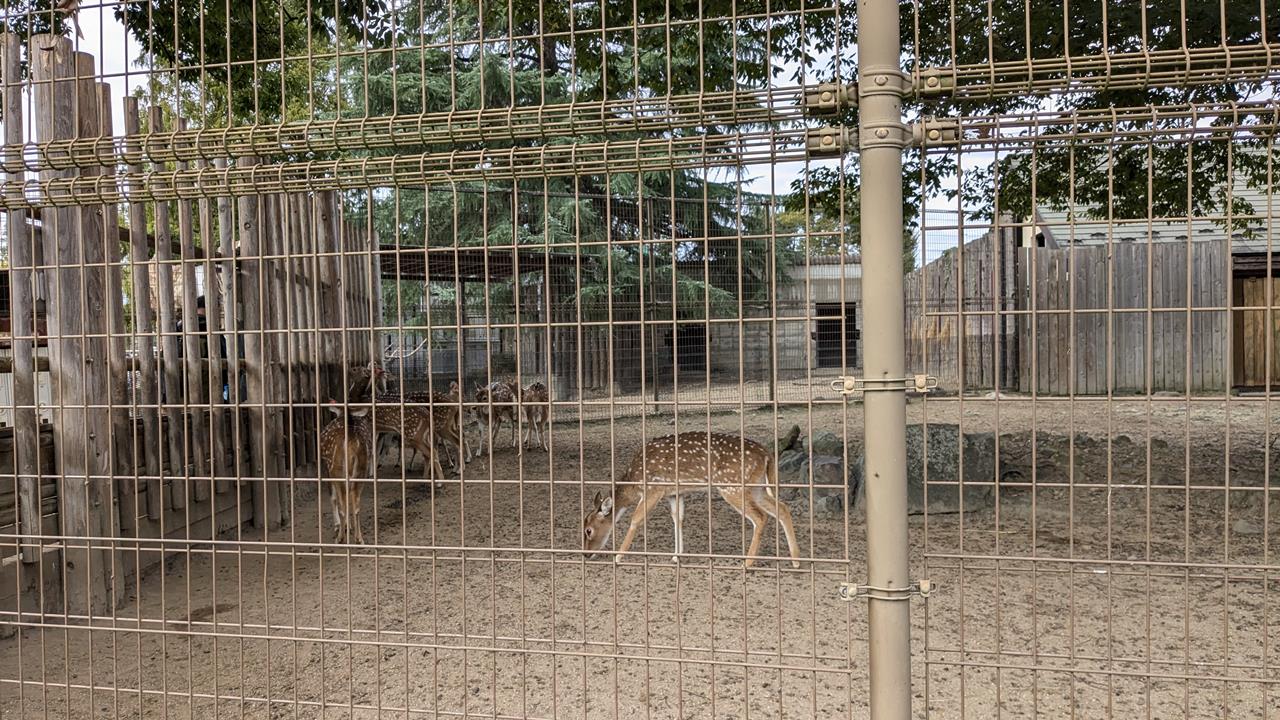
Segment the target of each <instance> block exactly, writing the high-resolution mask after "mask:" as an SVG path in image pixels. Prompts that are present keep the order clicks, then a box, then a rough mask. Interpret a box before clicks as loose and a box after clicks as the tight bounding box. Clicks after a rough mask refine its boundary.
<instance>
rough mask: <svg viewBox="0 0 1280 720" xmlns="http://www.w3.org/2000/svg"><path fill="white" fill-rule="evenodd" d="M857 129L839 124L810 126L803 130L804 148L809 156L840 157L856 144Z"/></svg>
mask: <svg viewBox="0 0 1280 720" xmlns="http://www.w3.org/2000/svg"><path fill="white" fill-rule="evenodd" d="M857 137H858V131H857V130H851V129H849V128H847V127H844V126H841V125H831V126H828V127H820V128H812V129H810V130H807V131H806V132H805V136H804V149H805V152H806V153H807V154H808V155H809V157H811V158H820V157H840V156H841V155H844V154H845V153H846V152H849V151H850V150H852V149H853V148H854V147H856V146H857V145H858V140H857Z"/></svg>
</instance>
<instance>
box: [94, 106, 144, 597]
mask: <svg viewBox="0 0 1280 720" xmlns="http://www.w3.org/2000/svg"><path fill="white" fill-rule="evenodd" d="M94 89H95V90H96V91H97V95H98V117H99V118H100V119H101V120H100V132H101V137H103V138H110V137H112V136H113V135H115V128H114V127H113V126H112V118H111V86H110V85H108V84H107V83H102V82H100V83H95V84H94ZM111 172H112V173H114V169H113V170H112V171H111ZM102 210H103V212H102V217H103V223H104V228H103V235H102V243H103V253H104V254H105V256H106V262H107V266H106V273H107V291H106V303H107V310H108V316H107V321H108V327H109V329H110V337H109V338H108V341H109V342H108V347H109V350H110V353H111V354H110V355H109V356H108V357H107V368H108V379H109V381H110V387H111V408H110V409H111V435H112V440H111V449H112V452H113V453H115V461H114V462H113V463H112V468H113V470H112V472H114V473H115V474H116V475H117V477H118V479H119V482H118V483H117V490H116V502H117V503H118V505H119V518H118V522H119V528H120V534H121V535H122V536H126V537H132V536H135V535H136V533H137V524H138V489H137V484H136V472H135V470H134V468H135V463H134V461H133V457H134V453H133V433H134V429H135V427H136V426H135V425H134V423H133V422H132V421H131V420H130V418H129V388H128V379H127V378H128V374H129V369H128V364H127V363H126V362H125V336H126V334H127V333H128V328H127V327H126V326H125V322H124V267H123V264H124V263H123V253H122V252H121V246H120V240H121V237H120V209H119V207H118V206H117V205H115V204H109V205H104V206H103V209H102ZM132 557H133V556H131V555H128V554H125V555H124V558H125V559H126V561H127V562H128V563H129V574H132V572H133V566H132Z"/></svg>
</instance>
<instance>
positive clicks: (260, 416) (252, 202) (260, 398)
mask: <svg viewBox="0 0 1280 720" xmlns="http://www.w3.org/2000/svg"><path fill="white" fill-rule="evenodd" d="M256 163H257V160H256V159H255V158H249V157H240V158H237V159H236V165H237V166H238V167H242V168H248V167H252V166H253V165H255V164H256ZM258 206H259V200H258V198H257V197H256V196H253V195H241V196H239V197H238V198H236V210H237V215H238V216H239V226H238V230H239V232H240V270H239V272H238V273H237V282H236V294H237V295H238V296H239V299H240V307H241V308H242V310H243V312H244V324H243V327H244V354H245V374H246V385H247V387H246V391H247V393H246V394H247V395H248V397H247V398H245V400H246V402H247V406H248V407H247V410H248V416H249V424H248V425H249V431H248V435H247V436H246V437H245V438H244V441H243V442H242V443H241V445H240V446H241V447H242V448H243V449H244V450H245V451H247V452H248V454H249V456H250V458H251V461H250V463H251V473H250V474H251V475H252V476H253V477H254V478H255V479H254V481H253V525H254V527H256V528H259V529H261V530H262V531H263V534H264V536H265V535H266V531H267V529H268V526H269V524H270V520H269V519H268V516H269V513H270V511H271V510H272V507H271V506H272V503H269V502H268V497H269V495H270V493H268V492H267V490H268V487H267V484H268V482H269V480H268V478H270V477H273V476H276V475H277V473H276V468H275V467H274V466H272V463H271V459H272V456H271V455H270V454H264V452H263V451H264V449H266V448H267V447H268V446H266V445H263V444H260V443H259V440H260V439H261V438H262V435H263V434H264V433H265V432H266V425H265V419H266V418H265V415H264V413H263V409H264V407H265V402H266V395H265V394H264V382H263V381H264V365H265V363H266V358H265V356H264V350H265V346H266V345H267V343H264V342H263V338H262V327H263V325H262V294H261V293H262V272H261V269H262V244H261V237H260V233H259V230H260V219H259V215H258Z"/></svg>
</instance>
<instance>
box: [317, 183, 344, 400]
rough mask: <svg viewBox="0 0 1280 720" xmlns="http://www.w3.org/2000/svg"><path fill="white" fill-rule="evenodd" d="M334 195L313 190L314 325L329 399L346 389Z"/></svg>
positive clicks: (325, 392) (323, 390)
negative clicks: (316, 269) (338, 328)
mask: <svg viewBox="0 0 1280 720" xmlns="http://www.w3.org/2000/svg"><path fill="white" fill-rule="evenodd" d="M336 210H337V208H336V207H335V198H334V196H333V194H332V193H328V192H321V193H317V194H316V228H315V231H316V232H315V238H316V251H317V264H318V265H319V272H318V275H319V281H320V286H319V288H318V289H317V293H318V298H319V306H320V308H319V309H320V316H319V317H318V318H316V321H317V322H316V326H317V328H318V329H319V331H320V362H319V363H318V364H319V366H320V367H321V368H322V372H321V373H320V378H321V392H322V393H323V394H324V396H325V397H322V398H320V399H321V401H324V400H328V399H340V398H338V397H337V393H339V392H341V391H342V390H345V388H342V387H341V383H342V371H341V368H340V367H339V363H340V361H341V358H340V357H339V355H340V353H341V348H342V343H341V340H340V339H339V335H338V332H336V331H334V330H333V325H334V322H335V321H336V320H337V319H338V317H339V313H340V312H341V310H340V308H341V305H340V303H341V300H340V299H339V298H338V293H339V292H340V290H341V286H340V284H339V277H338V275H339V273H338V258H337V257H336V256H334V255H333V254H332V253H335V252H337V250H338V247H339V245H338V237H337V227H336V226H337V218H336Z"/></svg>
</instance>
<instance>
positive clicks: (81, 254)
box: [31, 35, 116, 619]
mask: <svg viewBox="0 0 1280 720" xmlns="http://www.w3.org/2000/svg"><path fill="white" fill-rule="evenodd" d="M31 54H32V62H31V70H32V78H33V80H34V82H35V107H34V112H33V116H34V118H35V122H36V130H37V138H38V140H39V142H41V143H49V142H53V141H60V140H70V139H74V138H75V137H76V136H77V135H79V134H81V133H82V132H83V131H84V128H86V127H88V126H89V125H90V124H92V123H96V121H97V117H96V116H97V108H98V97H97V93H96V92H95V90H94V83H93V71H94V68H93V58H92V57H91V56H88V55H84V54H79V55H82V57H77V54H76V53H73V52H72V49H71V43H70V41H69V40H67V39H66V38H62V37H58V36H54V35H37V36H35V37H34V38H33V39H32V53H31ZM78 76H79V77H80V78H81V81H77V77H78ZM82 89H87V91H86V92H81V90H82ZM98 132H99V128H98V127H93V128H92V135H93V136H96V135H97V134H98ZM41 175H42V180H45V181H52V180H56V179H66V178H71V177H74V176H75V170H58V169H49V170H44V171H42V173H41ZM54 192H57V191H54ZM48 199H49V201H50V203H49V205H50V207H46V208H45V209H44V212H43V213H42V217H43V222H44V224H45V226H44V228H43V230H42V233H43V235H44V237H43V240H44V243H45V248H46V253H45V258H46V260H51V261H52V262H53V267H52V268H50V270H49V297H48V298H47V320H48V329H49V351H50V371H51V372H50V374H51V380H52V383H53V392H54V408H55V409H54V425H53V429H54V441H55V443H56V447H57V451H58V460H59V470H60V474H61V484H60V486H59V488H58V499H59V520H60V523H61V527H62V535H63V537H64V547H63V587H64V588H65V590H66V607H67V612H68V613H69V614H70V615H71V616H73V617H77V618H80V619H87V618H88V617H90V616H93V615H100V614H106V613H108V612H110V611H111V610H112V609H114V607H115V601H116V596H115V587H114V580H113V577H114V573H113V570H114V567H115V566H114V558H113V557H111V554H110V553H109V552H107V551H106V550H104V549H103V548H102V543H101V542H96V543H95V542H92V541H90V540H89V539H88V538H91V537H105V536H108V535H110V534H111V532H112V530H113V524H112V521H111V517H112V514H113V513H114V511H115V504H114V502H113V498H112V494H111V473H112V468H111V455H112V454H111V449H110V447H109V442H110V433H109V432H107V431H106V428H107V427H108V426H109V423H110V417H109V413H108V412H107V411H106V407H107V403H108V401H109V399H110V394H109V391H108V389H107V378H106V371H107V367H106V362H105V360H104V359H105V358H106V357H107V342H106V337H105V333H106V330H107V323H106V322H105V316H106V311H105V309H104V308H103V307H102V304H103V300H104V298H103V294H104V292H105V285H106V283H105V275H106V273H105V271H104V266H103V264H102V263H103V262H104V259H105V258H104V257H103V254H102V243H101V237H102V223H101V217H100V215H99V213H100V212H101V207H100V206H98V207H92V206H82V207H66V206H63V207H53V206H52V205H53V203H66V202H68V201H69V200H71V198H69V197H60V196H56V195H51V196H50V197H49V198H48ZM86 240H87V241H86ZM94 263H98V265H97V266H96V267H93V264H94ZM95 545H96V547H95Z"/></svg>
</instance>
